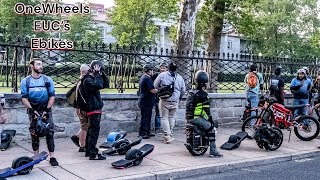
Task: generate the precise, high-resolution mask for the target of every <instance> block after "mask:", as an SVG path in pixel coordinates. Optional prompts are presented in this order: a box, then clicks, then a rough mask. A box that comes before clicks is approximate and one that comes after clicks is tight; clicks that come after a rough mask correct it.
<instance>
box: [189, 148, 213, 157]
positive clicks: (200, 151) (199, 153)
mask: <svg viewBox="0 0 320 180" xmlns="http://www.w3.org/2000/svg"><path fill="white" fill-rule="evenodd" d="M207 150H208V148H205V147H202V148H199V149H197V150H195V149H188V151H189V152H190V154H191V155H192V156H202V155H204V153H206V152H207Z"/></svg>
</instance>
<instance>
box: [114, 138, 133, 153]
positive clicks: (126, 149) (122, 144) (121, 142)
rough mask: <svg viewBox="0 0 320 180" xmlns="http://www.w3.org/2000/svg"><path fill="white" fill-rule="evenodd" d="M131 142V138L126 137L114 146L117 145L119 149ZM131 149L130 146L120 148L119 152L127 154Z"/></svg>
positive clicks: (116, 147)
mask: <svg viewBox="0 0 320 180" xmlns="http://www.w3.org/2000/svg"><path fill="white" fill-rule="evenodd" d="M129 144H130V142H129V140H127V139H124V140H122V141H119V142H117V143H116V144H115V145H114V147H115V149H119V148H121V147H123V146H126V145H129ZM129 149H130V148H124V149H122V150H119V151H117V152H118V154H119V155H125V154H126V153H127V152H128V150H129Z"/></svg>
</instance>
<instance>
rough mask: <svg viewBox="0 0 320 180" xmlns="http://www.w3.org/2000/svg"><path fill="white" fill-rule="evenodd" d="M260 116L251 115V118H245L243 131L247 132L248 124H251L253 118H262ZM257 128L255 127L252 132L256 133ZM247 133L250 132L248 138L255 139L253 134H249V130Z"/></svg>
mask: <svg viewBox="0 0 320 180" xmlns="http://www.w3.org/2000/svg"><path fill="white" fill-rule="evenodd" d="M260 118H261V117H260V116H252V117H249V118H247V119H246V120H244V121H243V123H242V127H241V130H242V132H247V131H246V127H247V125H250V122H251V120H252V119H260ZM255 123H256V122H255ZM255 129H256V128H254V127H253V129H252V133H254V131H255ZM247 133H248V136H247V138H248V139H253V137H252V134H251V135H249V133H250V132H247Z"/></svg>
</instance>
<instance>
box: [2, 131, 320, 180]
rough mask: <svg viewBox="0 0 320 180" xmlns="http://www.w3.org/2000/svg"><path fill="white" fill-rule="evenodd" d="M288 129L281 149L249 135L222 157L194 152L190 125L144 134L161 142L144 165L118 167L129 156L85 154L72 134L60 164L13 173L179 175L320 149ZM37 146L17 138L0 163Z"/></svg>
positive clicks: (59, 145) (63, 144) (59, 148)
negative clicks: (169, 134)
mask: <svg viewBox="0 0 320 180" xmlns="http://www.w3.org/2000/svg"><path fill="white" fill-rule="evenodd" d="M239 129H240V128H237V129H235V128H219V129H218V130H219V132H218V140H217V146H219V147H220V146H221V145H222V144H223V143H224V142H226V141H227V140H228V138H229V136H230V135H231V134H235V133H236V132H238V130H239ZM283 133H284V142H283V144H282V146H281V147H280V148H279V149H278V150H276V151H272V152H267V151H265V150H261V149H259V148H258V146H257V145H256V142H255V141H254V140H244V141H243V142H242V143H241V146H240V147H239V148H238V149H236V150H232V151H225V150H221V149H220V151H221V153H223V154H224V157H223V158H218V159H216V158H209V157H208V152H207V153H206V154H205V155H204V156H201V157H193V156H192V155H190V154H189V152H188V151H187V149H186V148H185V146H184V142H185V135H184V131H183V130H181V131H176V133H175V136H174V138H175V141H174V142H173V143H172V144H164V143H163V138H162V137H161V136H157V137H154V138H151V139H148V140H143V141H142V143H141V144H139V145H137V146H135V147H134V148H138V147H141V146H142V145H143V144H145V143H150V144H153V145H155V149H154V151H153V152H152V153H151V154H150V155H148V156H147V157H146V158H145V159H144V160H143V162H142V163H141V165H140V166H135V167H131V168H128V169H122V170H119V169H114V168H112V166H111V163H112V162H114V161H116V160H119V159H122V158H124V156H118V155H116V156H110V157H107V160H105V161H89V160H88V158H85V157H84V153H79V152H77V150H78V148H77V147H76V146H75V145H74V144H73V143H72V142H71V140H70V138H66V139H56V157H57V160H58V162H59V163H60V166H59V167H51V166H50V164H49V162H48V161H43V162H41V163H40V164H38V165H36V166H35V167H34V169H33V170H32V172H31V173H30V174H28V175H25V176H14V177H10V178H8V179H10V180H15V179H39V180H40V179H41V180H46V179H48V180H50V179H68V180H73V179H90V180H91V179H170V178H172V179H175V178H183V177H192V176H195V177H196V176H198V175H202V174H209V173H219V172H225V171H228V170H234V169H239V168H245V167H250V166H255V165H262V164H270V163H277V162H282V161H290V160H297V159H301V158H306V157H312V156H318V155H320V151H319V150H318V149H317V146H320V140H319V139H315V140H313V141H310V142H304V141H301V140H299V139H298V138H297V137H296V136H295V134H294V132H292V136H291V141H290V142H288V137H289V133H288V131H286V130H283ZM136 137H137V133H132V134H130V135H128V137H127V138H128V139H132V140H133V139H136ZM103 141H104V137H101V138H100V139H99V142H98V143H99V144H100V143H102V142H103ZM41 142H42V143H41V146H40V149H41V150H46V146H45V143H44V142H45V140H44V139H42V140H41ZM31 150H32V149H31V144H30V141H16V142H15V143H14V144H12V145H11V147H10V148H9V149H8V150H6V151H0V162H1V163H0V168H5V167H8V166H11V163H12V160H13V159H15V158H16V157H19V156H32V153H31Z"/></svg>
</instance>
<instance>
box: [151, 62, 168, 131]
mask: <svg viewBox="0 0 320 180" xmlns="http://www.w3.org/2000/svg"><path fill="white" fill-rule="evenodd" d="M166 71H168V64H167V63H165V62H163V63H161V64H160V73H163V72H166ZM160 73H155V74H154V75H153V76H152V80H153V81H154V80H155V79H156V78H157V77H158V75H159V74H160ZM155 104H156V105H155V112H156V115H155V119H154V122H155V123H154V124H155V132H156V133H157V132H159V130H160V127H161V118H160V111H159V97H156V102H155Z"/></svg>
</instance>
